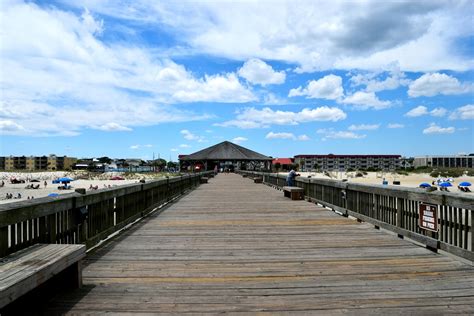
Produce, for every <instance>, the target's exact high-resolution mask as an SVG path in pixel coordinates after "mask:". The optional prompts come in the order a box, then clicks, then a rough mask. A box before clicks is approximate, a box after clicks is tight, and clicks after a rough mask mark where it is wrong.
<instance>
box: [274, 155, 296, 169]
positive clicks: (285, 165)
mask: <svg viewBox="0 0 474 316" xmlns="http://www.w3.org/2000/svg"><path fill="white" fill-rule="evenodd" d="M293 162H294V160H293V158H275V159H273V161H272V165H273V169H274V170H276V168H275V165H276V164H277V163H279V164H280V168H279V169H280V170H286V171H289V170H290V168H291V165H292V164H293Z"/></svg>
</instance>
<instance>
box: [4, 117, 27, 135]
mask: <svg viewBox="0 0 474 316" xmlns="http://www.w3.org/2000/svg"><path fill="white" fill-rule="evenodd" d="M24 130H25V128H24V127H23V126H21V125H20V124H18V123H15V122H13V121H10V120H0V132H1V133H2V134H12V133H13V134H15V133H16V132H23V131H24Z"/></svg>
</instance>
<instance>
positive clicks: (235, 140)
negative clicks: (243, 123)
mask: <svg viewBox="0 0 474 316" xmlns="http://www.w3.org/2000/svg"><path fill="white" fill-rule="evenodd" d="M247 140H248V138H245V137H242V136H238V137H235V138H233V139H232V142H233V143H236V144H241V143H243V142H245V141H247Z"/></svg>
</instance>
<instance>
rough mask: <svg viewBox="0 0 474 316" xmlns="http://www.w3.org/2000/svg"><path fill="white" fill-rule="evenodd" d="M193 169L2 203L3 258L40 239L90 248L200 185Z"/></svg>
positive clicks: (0, 249)
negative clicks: (176, 174) (155, 177)
mask: <svg viewBox="0 0 474 316" xmlns="http://www.w3.org/2000/svg"><path fill="white" fill-rule="evenodd" d="M209 173H210V172H203V173H194V174H189V175H184V176H179V177H175V178H164V179H159V180H153V181H149V182H146V183H137V184H129V185H123V186H120V187H114V188H110V189H102V190H98V191H91V192H86V193H84V194H81V193H78V192H74V193H69V194H64V195H60V196H59V197H44V198H37V199H34V200H29V201H21V202H14V203H8V204H2V205H0V258H1V257H4V256H6V255H8V254H10V253H13V252H15V251H18V250H21V249H24V248H27V247H29V246H31V245H33V244H36V243H53V244H54V243H58V244H81V243H82V244H85V245H86V246H87V248H88V249H90V248H91V247H93V246H95V245H97V244H98V243H99V242H100V241H101V240H103V239H105V238H107V237H108V236H110V235H111V234H113V233H115V232H117V231H118V230H120V229H122V228H123V227H125V226H127V225H128V224H130V223H132V222H134V221H136V220H137V219H138V218H140V217H143V216H145V215H146V214H148V213H150V212H152V211H153V210H155V209H156V208H157V207H159V206H161V205H164V204H166V203H168V202H169V201H171V200H172V199H174V198H176V197H177V196H179V195H181V194H183V193H184V192H185V191H187V190H190V189H192V188H194V187H196V186H198V185H199V184H200V179H201V177H203V176H206V175H208V174H209Z"/></svg>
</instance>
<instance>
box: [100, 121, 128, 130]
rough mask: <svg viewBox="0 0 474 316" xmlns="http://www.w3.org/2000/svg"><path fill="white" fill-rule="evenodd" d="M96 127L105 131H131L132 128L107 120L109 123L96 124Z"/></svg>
mask: <svg viewBox="0 0 474 316" xmlns="http://www.w3.org/2000/svg"><path fill="white" fill-rule="evenodd" d="M97 129H100V130H102V131H106V132H118V131H119V132H124V131H125V132H129V131H131V130H132V129H131V128H129V127H127V126H123V125H120V124H117V123H114V122H109V123H106V124H104V125H101V126H98V127H97Z"/></svg>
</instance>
